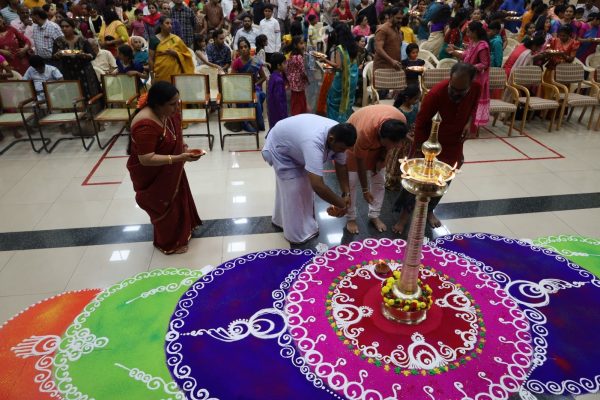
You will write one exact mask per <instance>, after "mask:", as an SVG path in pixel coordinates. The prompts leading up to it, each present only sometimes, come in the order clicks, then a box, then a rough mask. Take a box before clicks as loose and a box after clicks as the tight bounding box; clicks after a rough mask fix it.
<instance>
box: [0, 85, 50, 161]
mask: <svg viewBox="0 0 600 400" xmlns="http://www.w3.org/2000/svg"><path fill="white" fill-rule="evenodd" d="M37 104H38V103H37V97H36V93H35V88H34V86H33V82H32V81H0V129H2V130H4V128H9V129H17V128H20V127H22V126H23V127H25V131H26V133H27V138H19V139H15V140H13V141H11V142H10V143H9V144H8V145H6V146H5V147H3V148H2V149H1V150H0V154H4V153H5V152H6V151H7V150H9V149H10V148H11V147H13V146H14V145H16V144H17V143H21V142H30V143H31V148H32V149H33V151H35V152H36V153H39V152H40V151H42V150H44V149H46V144H47V143H48V142H49V140H47V139H46V140H44V139H43V138H33V137H32V133H33V132H32V130H33V127H32V123H34V122H35V120H36V118H37V112H38V109H37ZM36 141H41V142H42V146H41V147H39V148H38V147H36V146H35V142H36ZM46 150H47V149H46Z"/></svg>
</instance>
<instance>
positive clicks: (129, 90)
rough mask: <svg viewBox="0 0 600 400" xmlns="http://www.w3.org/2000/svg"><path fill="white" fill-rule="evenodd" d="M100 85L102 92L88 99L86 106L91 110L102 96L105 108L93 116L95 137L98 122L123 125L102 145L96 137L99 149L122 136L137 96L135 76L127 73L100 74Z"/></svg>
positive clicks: (127, 125)
mask: <svg viewBox="0 0 600 400" xmlns="http://www.w3.org/2000/svg"><path fill="white" fill-rule="evenodd" d="M102 87H103V89H104V93H99V94H97V95H96V96H94V97H92V98H91V99H90V100H89V101H88V107H90V110H91V109H92V108H93V107H94V105H95V104H98V102H99V101H100V100H101V99H103V98H104V103H105V107H106V108H105V109H104V110H102V111H100V112H99V113H97V114H96V115H94V116H93V120H94V123H93V125H94V130H95V133H96V137H98V124H103V123H106V122H122V123H123V127H122V128H121V129H120V130H119V132H118V133H117V134H115V135H113V136H112V137H111V138H110V139H109V140H108V141H107V142H106V143H105V144H104V145H103V144H101V143H100V139H98V146H100V148H101V149H103V148H105V147H106V146H108V144H109V143H110V142H112V141H113V140H115V139H116V138H117V137H119V136H122V135H123V131H124V130H125V129H128V128H129V124H130V123H131V118H132V115H133V112H134V111H135V107H136V104H137V98H138V97H139V92H138V87H137V78H136V77H134V76H129V75H127V74H115V75H102ZM90 113H91V112H90Z"/></svg>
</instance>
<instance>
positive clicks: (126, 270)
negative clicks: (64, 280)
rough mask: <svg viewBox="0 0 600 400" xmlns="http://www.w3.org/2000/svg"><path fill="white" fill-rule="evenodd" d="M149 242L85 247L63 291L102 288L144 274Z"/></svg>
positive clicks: (147, 263) (146, 266)
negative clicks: (65, 289)
mask: <svg viewBox="0 0 600 400" xmlns="http://www.w3.org/2000/svg"><path fill="white" fill-rule="evenodd" d="M153 249H154V246H152V243H150V242H144V243H121V244H111V245H100V246H89V247H87V248H86V250H85V253H84V254H83V257H82V258H81V261H80V262H79V265H78V266H77V269H76V270H75V272H74V274H73V276H72V277H71V279H70V280H69V283H68V284H67V290H78V289H86V288H102V289H103V288H106V287H108V286H111V285H113V284H115V283H117V282H119V281H122V280H123V279H126V278H129V277H131V276H134V275H136V274H138V273H140V272H144V271H147V270H148V266H149V265H150V259H151V258H152V251H153Z"/></svg>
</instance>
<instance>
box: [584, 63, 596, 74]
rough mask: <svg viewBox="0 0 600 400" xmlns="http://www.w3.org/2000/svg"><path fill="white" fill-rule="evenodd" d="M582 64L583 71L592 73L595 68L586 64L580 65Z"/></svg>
mask: <svg viewBox="0 0 600 400" xmlns="http://www.w3.org/2000/svg"><path fill="white" fill-rule="evenodd" d="M582 66H583V70H584V71H585V72H590V73H594V72H595V71H596V68H594V67H588V66H587V65H582Z"/></svg>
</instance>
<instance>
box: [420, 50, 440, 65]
mask: <svg viewBox="0 0 600 400" xmlns="http://www.w3.org/2000/svg"><path fill="white" fill-rule="evenodd" d="M417 57H419V58H420V59H421V60H425V61H428V62H429V63H430V64H432V65H433V66H434V67H437V65H438V64H439V63H440V60H438V58H437V57H436V56H435V55H434V54H433V53H432V52H430V51H429V50H424V49H419V55H418V56H417Z"/></svg>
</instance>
